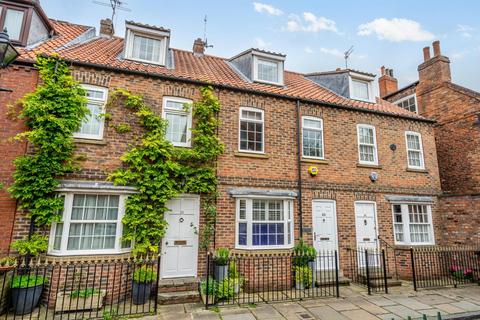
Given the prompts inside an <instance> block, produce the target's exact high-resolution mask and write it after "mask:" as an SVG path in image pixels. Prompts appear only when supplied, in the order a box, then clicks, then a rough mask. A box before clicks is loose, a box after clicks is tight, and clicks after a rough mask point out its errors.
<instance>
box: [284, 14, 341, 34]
mask: <svg viewBox="0 0 480 320" xmlns="http://www.w3.org/2000/svg"><path fill="white" fill-rule="evenodd" d="M284 30H287V31H290V32H297V31H303V32H320V31H323V30H325V31H332V32H338V30H337V25H336V23H335V21H333V20H330V19H327V18H325V17H317V16H316V15H314V14H313V13H311V12H304V13H303V15H302V17H299V16H298V15H296V14H291V15H290V17H289V19H288V21H287V25H286V26H285V27H284Z"/></svg>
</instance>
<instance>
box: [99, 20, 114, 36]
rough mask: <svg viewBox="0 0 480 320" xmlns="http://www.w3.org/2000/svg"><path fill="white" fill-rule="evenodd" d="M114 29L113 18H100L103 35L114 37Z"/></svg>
mask: <svg viewBox="0 0 480 320" xmlns="http://www.w3.org/2000/svg"><path fill="white" fill-rule="evenodd" d="M113 34H114V29H113V22H112V20H111V19H102V20H100V36H101V37H107V38H110V37H113Z"/></svg>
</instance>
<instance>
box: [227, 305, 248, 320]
mask: <svg viewBox="0 0 480 320" xmlns="http://www.w3.org/2000/svg"><path fill="white" fill-rule="evenodd" d="M220 314H221V316H222V319H224V320H255V317H254V316H253V314H252V313H251V312H250V309H247V308H241V309H226V310H224V309H221V310H220Z"/></svg>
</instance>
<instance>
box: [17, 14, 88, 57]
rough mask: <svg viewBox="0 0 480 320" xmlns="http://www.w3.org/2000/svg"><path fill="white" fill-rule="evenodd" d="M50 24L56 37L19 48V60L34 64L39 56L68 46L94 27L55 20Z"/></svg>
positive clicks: (51, 20)
mask: <svg viewBox="0 0 480 320" xmlns="http://www.w3.org/2000/svg"><path fill="white" fill-rule="evenodd" d="M50 23H51V24H52V25H53V28H54V29H55V35H53V36H52V37H51V38H49V39H47V40H45V41H43V42H41V43H39V44H38V45H35V46H33V47H25V48H23V47H17V48H16V49H17V50H18V52H19V53H20V56H19V57H18V59H17V60H19V61H27V62H33V61H34V60H35V57H36V56H37V54H50V53H53V52H54V51H55V50H58V49H59V48H60V47H62V46H64V45H66V44H68V43H69V42H71V41H73V40H75V39H76V38H78V37H79V36H81V35H82V34H83V33H85V32H87V31H88V30H91V29H92V27H89V26H83V25H79V24H73V23H70V22H65V21H59V20H53V19H50Z"/></svg>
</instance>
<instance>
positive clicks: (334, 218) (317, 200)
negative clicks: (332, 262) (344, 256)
mask: <svg viewBox="0 0 480 320" xmlns="http://www.w3.org/2000/svg"><path fill="white" fill-rule="evenodd" d="M315 202H327V203H332V204H333V223H334V224H335V226H334V231H335V250H336V251H337V265H338V267H339V268H340V253H339V251H338V224H337V201H336V200H332V199H313V200H312V231H313V232H312V243H313V247H314V248H315V220H314V212H313V210H314V209H313V204H314V203H315ZM315 250H316V248H315Z"/></svg>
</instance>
